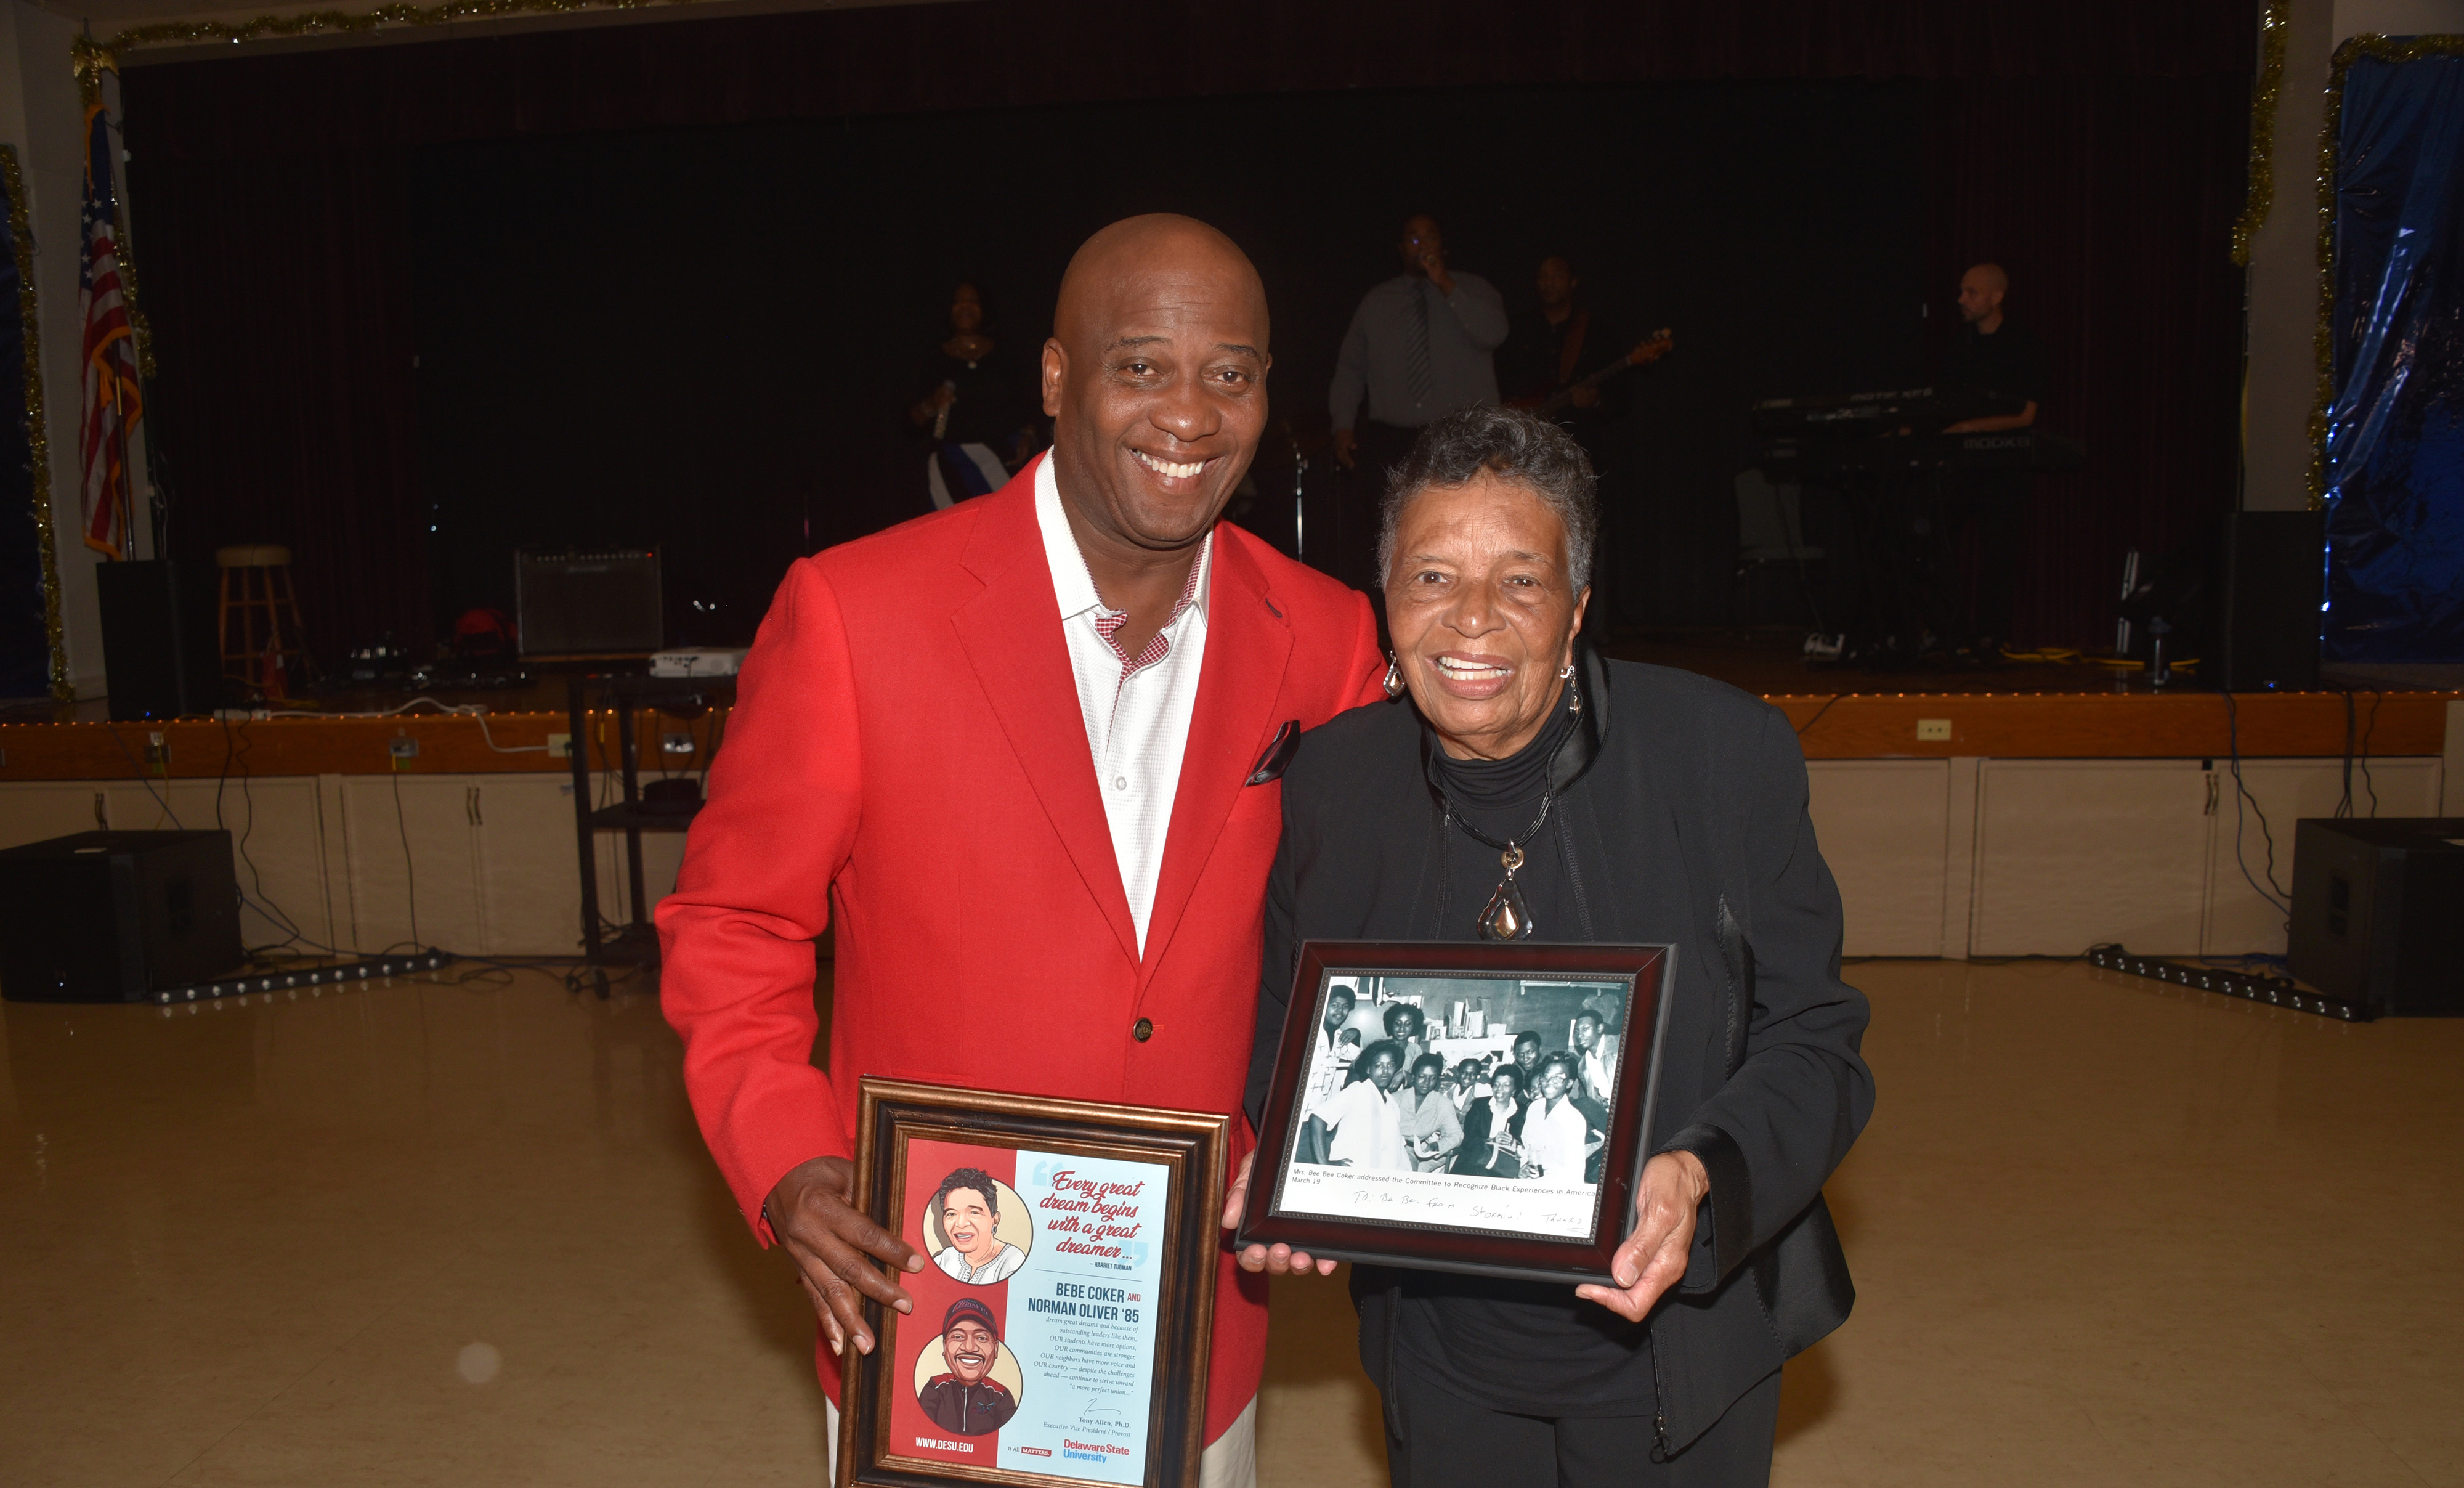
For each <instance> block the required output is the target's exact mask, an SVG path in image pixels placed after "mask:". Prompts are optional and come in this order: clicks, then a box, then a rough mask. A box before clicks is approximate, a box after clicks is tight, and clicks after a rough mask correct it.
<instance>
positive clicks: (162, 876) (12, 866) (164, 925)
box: [0, 832, 247, 1002]
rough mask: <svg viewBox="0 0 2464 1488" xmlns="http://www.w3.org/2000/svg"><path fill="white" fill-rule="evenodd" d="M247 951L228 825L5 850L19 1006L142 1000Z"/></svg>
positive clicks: (10, 959) (4, 940) (7, 970)
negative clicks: (224, 828) (241, 931)
mask: <svg viewBox="0 0 2464 1488" xmlns="http://www.w3.org/2000/svg"><path fill="white" fill-rule="evenodd" d="M246 957H247V953H246V952H245V951H244V950H243V949H242V948H241V946H240V939H239V885H238V882H237V880H236V879H235V878H234V877H233V875H232V872H231V833H228V832H80V833H77V834H76V835H74V836H67V837H54V838H52V839H51V840H50V841H48V842H31V843H28V844H27V845H25V846H23V847H13V848H10V849H7V850H6V851H0V994H5V995H6V996H7V997H8V998H9V999H10V1000H11V1002H135V1001H137V1000H138V999H140V998H143V997H145V996H147V995H149V994H151V993H153V992H155V991H158V990H161V989H164V988H172V987H178V986H184V985H186V984H188V983H192V982H202V981H208V980H210V979H212V978H214V977H217V976H221V975H222V974H223V973H225V972H227V971H231V970H232V969H234V968H235V967H237V966H239V964H240V963H241V962H242V961H243V960H245V959H246Z"/></svg>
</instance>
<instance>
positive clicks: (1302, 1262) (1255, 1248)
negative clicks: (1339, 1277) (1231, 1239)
mask: <svg viewBox="0 0 2464 1488" xmlns="http://www.w3.org/2000/svg"><path fill="white" fill-rule="evenodd" d="M1257 1162H1258V1154H1257V1153H1255V1152H1252V1153H1250V1154H1249V1155H1248V1156H1247V1157H1244V1158H1243V1159H1242V1160H1241V1170H1240V1171H1239V1172H1237V1173H1235V1174H1233V1175H1232V1191H1231V1192H1229V1193H1227V1194H1225V1195H1224V1196H1223V1228H1224V1229H1226V1230H1238V1229H1239V1228H1241V1215H1242V1214H1243V1212H1244V1211H1245V1210H1247V1209H1248V1207H1249V1170H1250V1169H1251V1168H1252V1167H1254V1166H1257ZM1236 1258H1237V1259H1239V1261H1240V1262H1241V1269H1242V1270H1243V1271H1263V1272H1265V1274H1266V1275H1268V1276H1270V1277H1283V1276H1290V1275H1292V1274H1294V1273H1296V1272H1298V1273H1306V1272H1308V1271H1309V1269H1310V1267H1311V1266H1314V1267H1316V1269H1317V1274H1318V1275H1319V1276H1322V1277H1325V1276H1332V1275H1333V1274H1334V1262H1332V1261H1331V1260H1317V1261H1312V1260H1311V1259H1310V1258H1309V1253H1308V1252H1306V1251H1296V1250H1293V1249H1292V1248H1291V1247H1290V1246H1288V1245H1273V1246H1267V1245H1252V1246H1248V1247H1245V1248H1244V1249H1243V1250H1242V1252H1241V1254H1240V1255H1239V1256H1238V1257H1236Z"/></svg>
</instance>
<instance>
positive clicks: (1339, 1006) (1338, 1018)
mask: <svg viewBox="0 0 2464 1488" xmlns="http://www.w3.org/2000/svg"><path fill="white" fill-rule="evenodd" d="M1351 1017H1352V993H1350V992H1349V991H1346V990H1345V989H1343V988H1339V987H1338V988H1335V989H1334V990H1333V991H1331V992H1329V993H1327V994H1326V1027H1327V1032H1329V1033H1332V1032H1333V1031H1334V1030H1336V1029H1339V1028H1341V1027H1343V1025H1344V1024H1345V1023H1346V1022H1348V1021H1349V1020H1350V1019H1351Z"/></svg>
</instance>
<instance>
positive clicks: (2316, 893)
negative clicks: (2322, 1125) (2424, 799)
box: [2290, 816, 2464, 1017]
mask: <svg viewBox="0 0 2464 1488" xmlns="http://www.w3.org/2000/svg"><path fill="white" fill-rule="evenodd" d="M2290 949H2291V951H2292V958H2291V959H2292V962H2293V974H2294V975H2295V976H2296V977H2298V978H2299V979H2300V980H2301V981H2304V982H2307V983H2309V984H2310V985H2311V986H2312V987H2315V988H2319V990H2321V991H2322V992H2325V993H2327V994H2328V995H2329V996H2331V997H2341V998H2343V1000H2344V1001H2346V1002H2351V1003H2363V1004H2366V1005H2367V1006H2368V1007H2369V1008H2370V1009H2371V1011H2375V1012H2377V1013H2379V1014H2381V1015H2382V1016H2396V1017H2404V1016H2429V1015H2441V1016H2454V1015H2457V1014H2464V816H2413V817H2402V818H2395V817H2387V818H2381V819H2379V820H2376V821H2354V820H2334V821H2320V820H2315V819H2314V820H2310V821H2304V822H2301V823H2299V825H2297V826H2296V827H2295V828H2294V835H2293V931H2292V944H2291V946H2290Z"/></svg>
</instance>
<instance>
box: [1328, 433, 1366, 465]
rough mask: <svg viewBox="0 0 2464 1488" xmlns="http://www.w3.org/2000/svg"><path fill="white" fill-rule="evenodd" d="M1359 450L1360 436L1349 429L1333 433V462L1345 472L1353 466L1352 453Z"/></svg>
mask: <svg viewBox="0 0 2464 1488" xmlns="http://www.w3.org/2000/svg"><path fill="white" fill-rule="evenodd" d="M1359 448H1360V436H1359V435H1357V434H1355V433H1353V432H1352V431H1351V430H1349V429H1338V430H1336V431H1335V432H1334V462H1335V463H1336V464H1338V465H1340V466H1342V467H1343V468H1344V469H1346V470H1350V469H1351V468H1352V464H1353V452H1354V451H1355V450H1358V449H1359Z"/></svg>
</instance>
